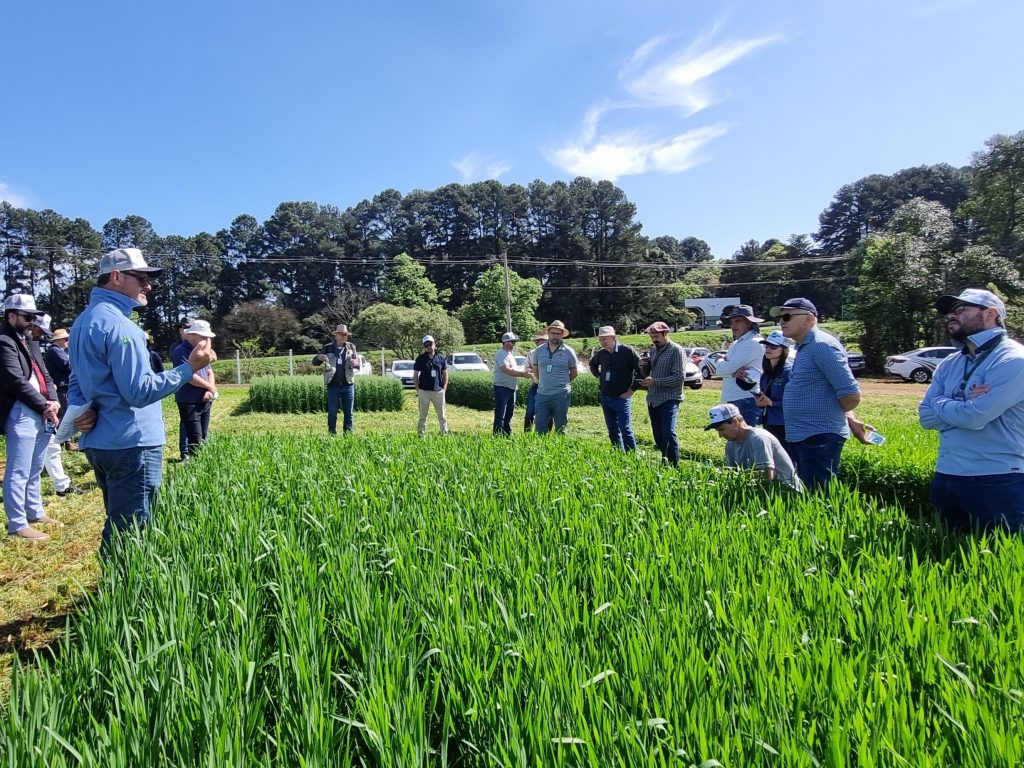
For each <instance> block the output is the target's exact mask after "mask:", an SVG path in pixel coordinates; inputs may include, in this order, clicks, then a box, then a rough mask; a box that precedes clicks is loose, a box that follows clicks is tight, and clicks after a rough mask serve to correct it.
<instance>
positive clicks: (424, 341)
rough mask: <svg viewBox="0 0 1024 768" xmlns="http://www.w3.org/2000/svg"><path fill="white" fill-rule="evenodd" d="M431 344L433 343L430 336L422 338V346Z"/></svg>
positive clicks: (432, 338)
mask: <svg viewBox="0 0 1024 768" xmlns="http://www.w3.org/2000/svg"><path fill="white" fill-rule="evenodd" d="M433 343H434V337H433V336H431V335H430V334H427V335H426V336H424V337H423V346H426V345H427V344H433Z"/></svg>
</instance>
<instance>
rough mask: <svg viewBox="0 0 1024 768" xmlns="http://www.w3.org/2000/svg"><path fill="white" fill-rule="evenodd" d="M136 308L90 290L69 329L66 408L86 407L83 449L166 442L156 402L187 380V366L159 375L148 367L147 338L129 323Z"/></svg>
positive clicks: (118, 297)
mask: <svg viewBox="0 0 1024 768" xmlns="http://www.w3.org/2000/svg"><path fill="white" fill-rule="evenodd" d="M137 306H138V303H137V302H136V301H135V300H133V299H130V298H128V297H127V296H124V295H122V294H120V293H117V292H115V291H110V290H107V289H106V288H93V290H92V293H91V294H90V296H89V306H88V307H86V309H85V311H84V312H82V314H81V315H79V316H78V319H77V320H76V321H75V324H74V326H73V327H72V330H71V344H70V346H69V347H68V352H69V353H70V356H71V385H70V388H69V389H68V403H69V404H71V405H84V404H86V403H91V404H92V407H93V409H94V410H95V411H96V426H95V427H93V428H92V430H90V431H89V432H86V433H84V434H83V435H82V438H81V440H79V445H80V446H81V447H82V448H98V449H103V450H117V449H125V448H155V447H156V446H160V445H163V444H164V443H165V442H166V437H165V434H164V420H163V413H162V411H161V408H160V401H161V400H162V399H163V398H165V397H167V396H168V395H171V394H174V393H175V392H176V391H177V390H178V389H179V388H181V387H182V386H183V385H184V384H185V383H187V382H188V381H190V380H191V378H192V368H191V366H189V365H188V364H187V363H185V364H184V365H179V366H178V367H177V368H172V369H171V370H169V371H165V372H164V373H156V372H154V371H153V369H152V368H151V367H150V364H149V350H148V349H146V337H145V335H144V334H143V332H142V329H141V328H139V327H138V326H137V325H136V324H135V323H133V322H132V321H131V314H132V310H133V309H135V308H136V307H137Z"/></svg>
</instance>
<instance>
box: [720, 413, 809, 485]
mask: <svg viewBox="0 0 1024 768" xmlns="http://www.w3.org/2000/svg"><path fill="white" fill-rule="evenodd" d="M708 414H709V416H710V417H711V423H710V424H708V425H707V426H706V427H704V429H705V431H706V430H709V429H713V430H715V431H716V432H718V434H719V435H721V436H722V437H724V438H725V439H726V440H727V442H726V444H725V466H727V467H736V468H738V469H756V470H759V471H760V472H761V473H762V474H763V475H764V477H765V479H766V480H777V481H778V482H780V483H782V484H783V485H785V486H787V487H789V488H792V489H793V490H794V491H803V489H804V486H803V483H801V482H800V478H799V477H797V474H796V468H795V467H794V466H793V462H792V460H791V459H790V458H789V454H788V453H786V451H785V449H784V448H783V447H782V443H780V442H779V439H778V438H777V437H775V435H773V434H772V433H771V432H769V431H768V430H766V429H762V428H761V427H752V426H750V425H749V424H747V422H746V421H744V420H743V415H742V414H741V413H740V409H739V408H737V407H736V405H735V404H734V403H722V404H721V405H716V406H715V407H714V408H712V409H711V410H710V411H708Z"/></svg>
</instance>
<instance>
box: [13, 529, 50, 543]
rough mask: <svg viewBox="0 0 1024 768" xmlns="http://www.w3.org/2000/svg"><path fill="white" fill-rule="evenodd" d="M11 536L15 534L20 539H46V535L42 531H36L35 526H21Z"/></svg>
mask: <svg viewBox="0 0 1024 768" xmlns="http://www.w3.org/2000/svg"><path fill="white" fill-rule="evenodd" d="M11 536H17V537H18V538H20V539H28V540H29V541H46V540H47V539H48V538H50V537H49V536H47V535H46V534H45V533H43V532H42V531H37V530H36V529H35V528H22V529H21V530H20V531H16V532H14V533H12V534H11Z"/></svg>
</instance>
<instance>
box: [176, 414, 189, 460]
mask: <svg viewBox="0 0 1024 768" xmlns="http://www.w3.org/2000/svg"><path fill="white" fill-rule="evenodd" d="M178 455H179V456H181V458H183V459H184V458H187V457H188V432H186V431H185V422H184V421H181V420H180V419H179V420H178Z"/></svg>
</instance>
